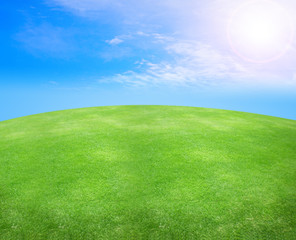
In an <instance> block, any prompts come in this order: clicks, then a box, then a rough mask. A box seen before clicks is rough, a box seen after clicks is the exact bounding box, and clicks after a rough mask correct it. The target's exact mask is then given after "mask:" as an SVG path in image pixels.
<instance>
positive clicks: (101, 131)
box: [0, 106, 296, 240]
mask: <svg viewBox="0 0 296 240" xmlns="http://www.w3.org/2000/svg"><path fill="white" fill-rule="evenodd" d="M0 136H1V137H0V166H1V167H0V239H1V240H2V239H203V238H204V239H296V230H295V229H296V228H295V227H296V213H295V211H296V184H295V183H296V121H292V120H287V119H280V118H274V117H269V116H262V115H255V114H248V113H241V112H232V111H222V110H214V109H203V108H190V107H166V106H121V107H99V108H85V109H76V110H67V111H59V112H52V113H46V114H40V115H32V116H28V117H24V118H18V119H13V120H9V121H4V122H0Z"/></svg>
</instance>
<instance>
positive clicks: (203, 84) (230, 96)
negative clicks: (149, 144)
mask: <svg viewBox="0 0 296 240" xmlns="http://www.w3.org/2000/svg"><path fill="white" fill-rule="evenodd" d="M248 2H249V1H244V0H236V1H234V0H204V1H194V0H187V1H184V0H183V1H182V0H163V1H156V0H142V1H136V0H126V1H120V0H38V1H37V0H27V1H21V0H16V1H4V2H3V3H1V6H0V18H1V21H0V24H1V26H0V27H1V31H0V50H1V56H0V120H6V119H10V118H15V117H20V116H25V115H29V114H35V113H42V112H47V111H54V110H62V109H68V108H79V107H91V106H105V105H122V104H133V105H134V104H166V105H186V106H198V107H212V108H222V109H231V110H238V111H247V112H254V113H260V114H267V115H273V116H279V117H285V118H291V119H296V111H295V110H296V107H295V106H296V68H295V64H296V50H295V38H294V37H293V33H294V28H295V27H294V23H296V21H295V18H294V13H295V11H296V3H295V2H293V1H292V0H281V1H272V2H271V1H266V0H258V3H255V4H257V5H254V6H255V8H256V7H257V6H258V9H259V10H260V4H261V5H262V6H263V7H264V8H266V6H267V7H269V6H271V7H270V8H271V9H272V8H273V6H274V5H275V4H278V5H276V6H280V8H281V9H284V11H285V13H287V14H286V15H287V16H289V20H286V22H284V21H283V22H280V23H281V25H279V24H278V25H279V28H282V29H284V28H287V29H288V30H287V31H286V32H279V31H278V32H275V37H274V41H273V42H272V41H269V40H266V39H265V38H266V36H267V37H268V34H271V33H270V32H266V33H265V35H264V34H262V35H260V32H259V34H257V35H259V36H261V38H252V39H251V38H250V41H251V40H252V41H253V40H254V39H255V40H256V41H257V43H259V41H261V43H263V45H264V46H263V45H262V46H261V47H260V48H259V47H258V46H259V45H258V44H257V45H252V47H253V48H251V47H249V46H251V45H250V41H249V42H247V41H245V42H244V41H241V39H240V38H239V37H237V36H240V35H242V36H243V34H245V33H248V32H242V33H240V32H239V31H240V30H232V29H236V28H237V29H244V26H245V25H244V24H245V23H244V24H243V23H241V25H239V18H238V16H236V15H235V13H236V12H237V11H238V9H239V11H242V13H244V12H243V11H246V10H245V9H247V8H245V7H242V6H245V5H244V4H246V3H247V4H248ZM252 2H254V1H252ZM255 2H256V1H255ZM265 5H266V6H265ZM262 6H261V7H262ZM280 8H279V9H280ZM240 9H243V10H240ZM259 10H258V11H259ZM272 11H273V10H271V13H272V14H271V15H274V16H275V17H274V19H273V18H271V20H275V22H278V21H277V19H276V17H279V16H280V15H276V13H275V14H273V13H274V12H272ZM279 14H280V13H279ZM237 15H239V14H237ZM290 16H291V18H290ZM236 18H237V19H236ZM279 18H280V17H279ZM259 20H260V19H259ZM259 20H258V21H259ZM231 22H234V23H235V24H236V23H238V24H236V25H235V26H232V25H231V24H230V23H231ZM273 25H274V23H273ZM241 26H242V27H241ZM267 26H268V25H267ZM290 26H292V27H291V29H292V30H291V29H290ZM252 28H254V26H251V27H250V29H251V30H250V32H249V33H251V37H254V36H252V31H253V30H252ZM229 29H230V30H229ZM235 31H236V32H235ZM259 31H260V29H259ZM229 33H231V34H233V36H232V35H231V37H230V38H229ZM285 33H286V35H287V38H286V39H284V38H283V37H282V38H277V36H276V34H278V35H281V36H284V35H285ZM270 36H271V35H270ZM263 40H264V41H265V42H262V41H263ZM233 42H234V43H233ZM241 42H243V43H244V44H245V45H244V46H243V47H241ZM277 43H280V44H278V45H276V44H277ZM234 44H237V46H238V51H236V50H237V49H236V50H235V49H234V47H233V45H234ZM268 44H270V45H271V46H272V47H270V48H268V47H266V46H267V45H268ZM272 44H273V45H272ZM246 46H247V47H246ZM254 46H256V47H257V48H255V47H254ZM240 47H241V48H240ZM255 50H256V54H254V52H255ZM261 50H262V51H261ZM252 51H253V52H252ZM276 51H278V52H276ZM238 52H239V53H238ZM278 53H280V54H278ZM242 55H245V56H247V57H242ZM273 56H277V57H276V58H274V59H273V60H272V61H265V60H266V59H271V58H272V57H273ZM250 59H251V61H250ZM252 59H254V60H255V61H252ZM258 59H259V61H258Z"/></svg>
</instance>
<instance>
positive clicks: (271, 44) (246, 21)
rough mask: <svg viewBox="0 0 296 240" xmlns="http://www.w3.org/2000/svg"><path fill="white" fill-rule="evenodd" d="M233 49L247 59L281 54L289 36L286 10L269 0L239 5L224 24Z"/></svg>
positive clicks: (273, 57)
mask: <svg viewBox="0 0 296 240" xmlns="http://www.w3.org/2000/svg"><path fill="white" fill-rule="evenodd" d="M228 38H229V43H230V45H231V47H232V49H233V50H234V52H235V53H236V54H237V55H239V56H240V57H242V58H243V59H245V60H248V61H251V62H258V63H264V62H270V61H273V60H276V59H278V58H279V57H281V56H282V55H283V54H284V53H285V52H286V51H287V49H288V48H289V46H290V44H291V42H292V39H293V24H292V20H291V17H290V16H289V14H288V12H287V11H286V10H285V9H284V8H283V7H282V6H280V5H279V4H277V3H275V2H271V1H269V0H255V1H250V2H248V3H246V4H244V5H242V6H240V7H239V8H238V9H237V10H236V11H235V13H234V14H233V16H232V17H231V19H230V22H229V25H228Z"/></svg>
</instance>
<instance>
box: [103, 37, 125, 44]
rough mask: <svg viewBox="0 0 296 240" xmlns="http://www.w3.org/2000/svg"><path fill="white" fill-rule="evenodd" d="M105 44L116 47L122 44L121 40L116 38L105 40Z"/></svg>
mask: <svg viewBox="0 0 296 240" xmlns="http://www.w3.org/2000/svg"><path fill="white" fill-rule="evenodd" d="M106 42H107V43H109V44H110V45H118V44H120V43H122V42H123V40H122V39H120V38H118V37H115V38H113V39H111V40H106Z"/></svg>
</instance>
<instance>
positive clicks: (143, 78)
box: [104, 34, 250, 86]
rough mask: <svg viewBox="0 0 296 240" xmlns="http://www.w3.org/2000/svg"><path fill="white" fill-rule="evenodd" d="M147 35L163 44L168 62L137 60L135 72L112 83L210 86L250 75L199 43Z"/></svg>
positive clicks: (230, 59) (207, 46) (117, 78)
mask: <svg viewBox="0 0 296 240" xmlns="http://www.w3.org/2000/svg"><path fill="white" fill-rule="evenodd" d="M147 35H148V34H147ZM149 36H153V38H154V39H162V40H164V41H165V43H164V42H161V43H160V44H163V45H164V46H163V47H164V49H165V50H166V51H167V54H168V55H169V56H170V59H168V60H162V61H159V62H152V61H148V60H142V61H138V62H136V65H137V67H136V68H137V69H138V70H137V71H128V72H125V73H123V74H117V75H115V76H113V77H112V78H111V81H116V82H119V83H122V84H127V85H132V86H143V85H182V86H207V85H211V86H212V85H223V84H226V82H228V83H229V82H232V81H235V80H238V79H244V78H247V77H249V76H250V73H249V72H248V70H247V69H246V68H244V67H243V66H242V65H240V64H239V63H238V62H236V61H235V60H234V59H233V58H232V57H231V56H229V55H226V54H222V53H220V52H219V51H217V50H215V49H214V48H213V47H211V46H210V45H207V44H204V43H201V42H198V41H185V40H183V41H181V40H177V39H175V38H173V37H167V36H164V35H159V34H150V35H149ZM104 80H106V79H104ZM219 81H220V82H219Z"/></svg>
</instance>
